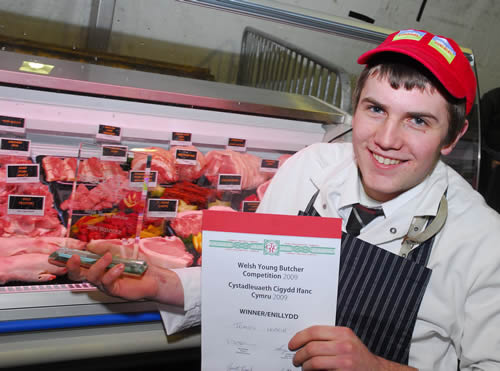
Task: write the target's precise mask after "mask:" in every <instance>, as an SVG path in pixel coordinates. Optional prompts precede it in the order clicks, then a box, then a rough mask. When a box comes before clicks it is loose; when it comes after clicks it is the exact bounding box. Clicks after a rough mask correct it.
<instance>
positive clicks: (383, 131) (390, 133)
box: [375, 118, 403, 149]
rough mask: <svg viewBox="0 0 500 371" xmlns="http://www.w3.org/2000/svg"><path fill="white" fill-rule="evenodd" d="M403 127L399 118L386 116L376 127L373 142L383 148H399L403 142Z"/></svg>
mask: <svg viewBox="0 0 500 371" xmlns="http://www.w3.org/2000/svg"><path fill="white" fill-rule="evenodd" d="M402 130H403V127H402V125H401V124H400V122H399V120H396V119H392V118H387V119H386V120H385V121H384V122H383V123H381V125H380V126H379V127H378V128H377V131H376V133H375V143H376V144H377V145H378V146H380V148H384V149H391V148H392V149H394V148H396V149H397V148H400V147H401V145H402V142H403V132H402Z"/></svg>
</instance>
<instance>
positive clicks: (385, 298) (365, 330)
mask: <svg viewBox="0 0 500 371" xmlns="http://www.w3.org/2000/svg"><path fill="white" fill-rule="evenodd" d="M318 193H319V192H317V193H316V194H315V195H314V196H313V197H312V199H311V201H310V202H309V204H308V205H307V208H306V209H305V210H304V211H300V212H299V215H309V216H320V215H319V213H318V212H317V211H316V209H314V206H313V205H314V201H315V200H316V197H317V195H318ZM433 241H434V238H431V239H429V240H427V241H425V242H424V243H422V244H421V245H419V246H418V247H417V248H414V249H413V250H411V252H410V253H409V254H408V256H407V257H406V258H403V257H400V256H398V255H396V254H393V253H390V252H388V251H386V250H384V249H381V248H380V247H377V246H375V245H372V244H369V243H367V242H365V241H362V240H360V239H358V238H356V237H354V236H352V235H350V234H348V233H342V244H341V251H340V272H339V287H338V297H337V318H336V322H335V323H336V325H337V326H345V327H349V328H351V329H352V330H353V331H354V333H355V334H356V335H357V336H358V337H359V338H360V339H361V341H362V342H363V343H364V344H365V345H366V346H367V348H368V349H369V350H370V351H371V352H372V353H374V354H376V355H378V356H380V357H382V358H385V359H388V360H391V361H394V362H397V363H400V364H408V356H409V353H410V344H411V337H412V334H413V328H414V327H415V322H416V320H417V313H418V309H419V307H420V304H421V302H422V298H423V296H424V292H425V289H426V288H427V284H428V282H429V279H430V276H431V273H432V271H431V270H430V269H429V268H427V267H426V265H427V261H428V259H429V256H430V253H431V250H432V243H433Z"/></svg>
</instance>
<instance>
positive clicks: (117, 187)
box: [60, 176, 130, 210]
mask: <svg viewBox="0 0 500 371" xmlns="http://www.w3.org/2000/svg"><path fill="white" fill-rule="evenodd" d="M129 191H130V188H129V184H128V179H127V178H126V177H122V176H115V177H112V178H110V179H108V180H106V181H104V182H103V183H99V184H98V185H97V186H96V187H94V188H92V189H91V190H89V189H88V188H87V187H86V186H85V185H84V184H79V185H78V187H77V189H76V191H75V196H74V199H73V201H71V199H70V198H68V199H67V200H65V201H64V202H62V203H61V206H60V208H61V210H68V209H69V208H70V207H71V205H72V206H73V210H103V209H107V208H111V207H113V205H115V204H117V203H118V202H120V201H121V199H122V198H123V197H125V195H126V194H127V193H128V192H129Z"/></svg>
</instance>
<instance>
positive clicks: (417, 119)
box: [412, 117, 427, 126]
mask: <svg viewBox="0 0 500 371" xmlns="http://www.w3.org/2000/svg"><path fill="white" fill-rule="evenodd" d="M412 121H413V122H414V123H415V124H416V125H417V126H424V125H425V124H427V122H426V121H425V120H424V119H422V118H420V117H413V118H412Z"/></svg>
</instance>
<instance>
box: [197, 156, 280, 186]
mask: <svg viewBox="0 0 500 371" xmlns="http://www.w3.org/2000/svg"><path fill="white" fill-rule="evenodd" d="M205 159H206V161H207V165H206V168H205V176H206V177H207V179H208V180H209V181H210V182H211V183H212V185H217V181H218V176H219V174H239V175H241V189H243V190H245V189H254V188H257V187H258V186H259V185H260V184H262V183H264V182H265V181H266V180H267V179H269V178H270V177H272V173H266V172H261V171H260V164H261V161H262V159H261V158H259V157H257V156H254V155H251V154H249V153H241V152H235V151H231V150H223V151H210V152H208V153H207V155H206V156H205Z"/></svg>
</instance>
